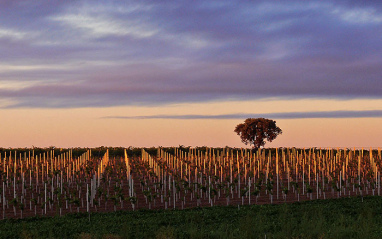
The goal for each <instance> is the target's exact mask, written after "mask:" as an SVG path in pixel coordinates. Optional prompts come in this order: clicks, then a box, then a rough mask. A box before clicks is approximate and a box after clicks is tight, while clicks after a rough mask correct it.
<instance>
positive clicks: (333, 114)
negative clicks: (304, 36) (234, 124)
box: [102, 110, 382, 120]
mask: <svg viewBox="0 0 382 239" xmlns="http://www.w3.org/2000/svg"><path fill="white" fill-rule="evenodd" d="M381 117H382V110H365V111H312V112H282V113H265V114H221V115H145V116H143V115H142V116H106V117H103V118H102V119H184V120H195V119H214V120H216V119H221V120H224V119H245V118H272V119H309V118H381Z"/></svg>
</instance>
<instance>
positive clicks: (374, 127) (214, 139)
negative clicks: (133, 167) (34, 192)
mask: <svg viewBox="0 0 382 239" xmlns="http://www.w3.org/2000/svg"><path fill="white" fill-rule="evenodd" d="M249 117H265V118H270V119H274V120H276V122H277V125H278V126H279V127H280V128H281V129H282V130H283V134H282V135H280V136H279V137H278V138H277V139H276V140H275V141H274V142H272V143H267V144H266V145H265V146H266V147H292V146H295V147H381V146H382V1H359V0H354V1H343V0H342V1H339V0H338V1H335V0H333V1H325V0H322V1H302V0H301V1H255V0H254V1H237V0H236V1H224V0H219V1H206V0H203V1H198V0H195V1H166V0H163V1H153V0H152V1H149V0H147V1H146V0H143V1H110V0H108V1H106V0H105V1H81V0H80V1H74V0H66V1H62V0H60V1H59V0H51V1H46V0H36V1H22V0H0V119H1V124H0V132H1V133H0V147H32V146H38V147H48V146H56V147H97V146H124V147H128V146H137V147H139V146H145V147H151V146H179V145H185V146H203V145H207V146H214V147H218V146H220V147H224V146H226V145H228V146H233V147H244V146H245V145H244V144H243V143H241V141H240V138H239V136H237V135H236V134H235V133H234V132H233V130H234V128H235V126H236V125H237V124H239V123H242V122H244V120H245V119H246V118H249Z"/></svg>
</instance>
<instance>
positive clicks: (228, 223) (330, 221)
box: [0, 196, 382, 238]
mask: <svg viewBox="0 0 382 239" xmlns="http://www.w3.org/2000/svg"><path fill="white" fill-rule="evenodd" d="M265 237H266V238H382V197H378V196H374V197H373V196H369V197H364V198H363V200H362V198H361V197H354V198H341V199H328V200H315V201H307V202H301V203H293V204H281V205H251V206H240V208H238V207H206V208H195V209H186V210H160V211H154V210H139V211H135V212H133V211H119V212H113V213H94V214H91V222H89V218H88V215H87V214H68V215H65V216H62V217H51V218H48V217H46V218H44V217H34V218H28V219H16V220H15V219H8V220H2V221H0V238H265Z"/></svg>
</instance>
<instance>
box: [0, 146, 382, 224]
mask: <svg viewBox="0 0 382 239" xmlns="http://www.w3.org/2000/svg"><path fill="white" fill-rule="evenodd" d="M0 154H1V155H0V158H1V161H0V169H1V171H2V172H1V174H2V175H1V179H2V181H1V184H0V185H1V190H0V193H1V197H0V207H1V209H2V217H3V219H5V218H23V217H30V216H37V215H39V216H54V215H64V214H66V213H71V212H87V213H90V212H109V211H117V210H137V209H185V208H193V207H206V206H216V205H218V206H224V205H226V206H229V205H233V206H237V205H253V204H279V203H284V202H296V201H302V200H313V199H327V198H340V197H352V196H361V198H362V197H363V196H364V195H378V196H379V195H380V193H381V187H380V181H381V177H380V168H381V166H382V161H381V151H380V149H378V150H374V151H373V150H369V151H366V150H363V149H360V150H355V149H353V150H352V149H295V148H292V149H289V148H287V149H262V150H257V151H254V150H248V149H232V148H222V149H211V148H205V147H204V148H185V147H180V148H148V149H143V148H142V149H134V148H128V149H123V148H114V149H113V148H111V149H108V148H98V149H93V150H91V149H54V148H51V149H32V150H28V149H24V150H21V149H18V150H4V149H3V150H2V151H1V152H0Z"/></svg>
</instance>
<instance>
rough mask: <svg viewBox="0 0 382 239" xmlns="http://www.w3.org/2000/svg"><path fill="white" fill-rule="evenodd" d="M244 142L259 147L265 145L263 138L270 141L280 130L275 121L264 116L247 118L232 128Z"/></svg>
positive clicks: (280, 132)
mask: <svg viewBox="0 0 382 239" xmlns="http://www.w3.org/2000/svg"><path fill="white" fill-rule="evenodd" d="M234 132H235V133H237V134H238V135H239V136H240V138H241V141H242V142H243V143H244V144H246V145H247V144H249V145H252V144H253V147H254V148H259V147H260V146H264V145H265V140H267V141H269V142H272V140H274V139H275V138H276V137H277V136H278V135H279V134H282V130H281V129H280V128H279V127H277V125H276V121H274V120H270V119H265V118H248V119H246V120H245V121H244V123H242V124H238V125H237V126H236V128H235V130H234Z"/></svg>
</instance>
